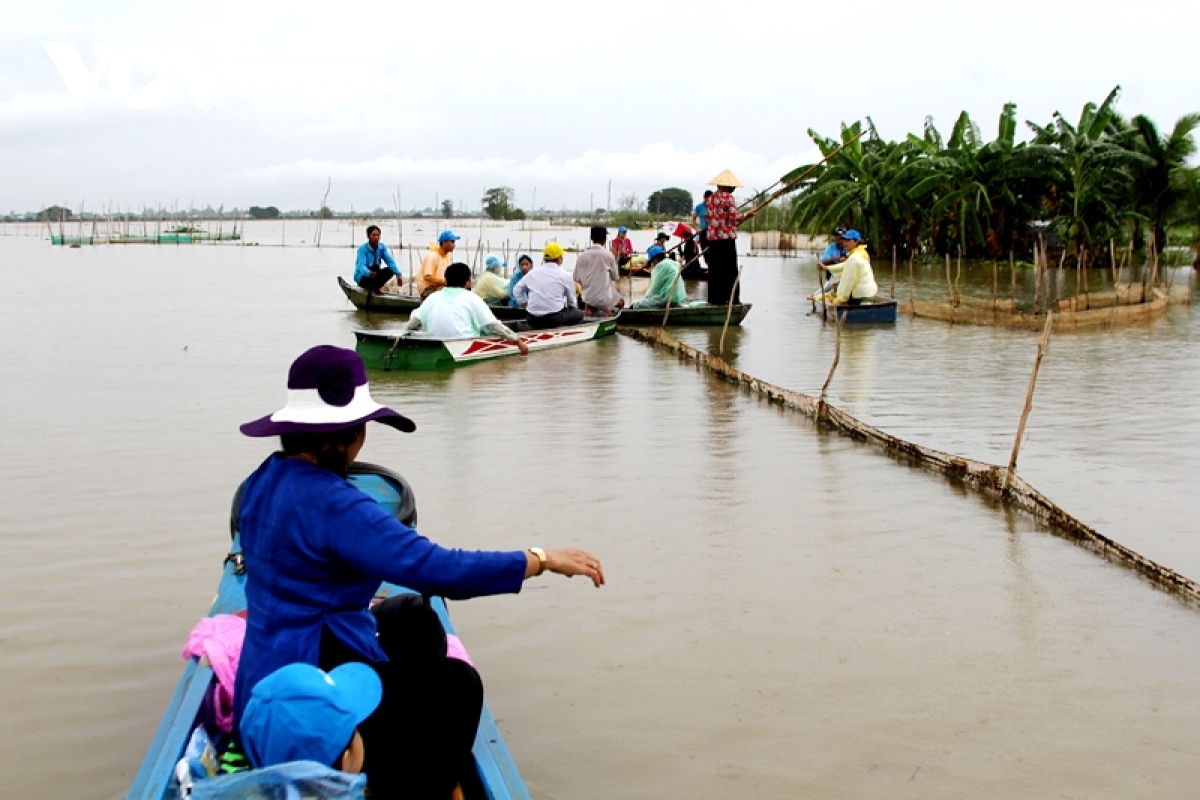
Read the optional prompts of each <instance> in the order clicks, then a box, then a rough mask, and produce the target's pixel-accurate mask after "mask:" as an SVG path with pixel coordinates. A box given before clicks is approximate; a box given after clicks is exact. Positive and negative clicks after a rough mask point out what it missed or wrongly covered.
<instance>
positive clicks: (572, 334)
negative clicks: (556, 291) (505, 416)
mask: <svg viewBox="0 0 1200 800" xmlns="http://www.w3.org/2000/svg"><path fill="white" fill-rule="evenodd" d="M617 319H618V317H604V318H600V319H596V318H592V319H584V321H583V322H581V323H579V324H578V325H566V326H563V327H561V328H543V329H535V328H531V327H530V326H529V323H528V322H524V321H516V322H509V323H506V324H507V325H508V326H509V327H510V328H512V329H513V331H514V332H516V333H517V334H519V335H520V337H521V341H522V342H524V343H525V344H526V345H527V346H528V347H529V350H530V353H534V352H537V351H539V350H549V349H551V348H555V347H565V346H566V345H570V344H579V343H581V342H588V341H591V340H592V339H599V338H602V337H604V336H609V335H610V334H612V333H613V332H614V331H616V329H617ZM354 336H355V339H357V342H356V344H355V346H354V349H355V350H357V351H358V354H359V355H360V356H362V357H363V361H365V362H366V365H367V368H368V369H384V370H431V369H446V368H449V367H458V366H462V365H464V364H474V363H475V362H477V361H490V360H492V359H494V358H504V357H506V356H515V355H518V354H519V353H520V351H519V350H518V349H517V343H516V342H510V341H508V340H507V339H503V338H501V337H499V336H479V337H475V338H467V339H437V338H434V337H432V336H428V335H426V334H423V333H421V332H420V331H417V332H415V333H409V334H407V335H405V333H404V332H403V331H400V330H391V331H366V330H356V331H355V332H354Z"/></svg>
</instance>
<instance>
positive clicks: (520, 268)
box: [508, 253, 533, 308]
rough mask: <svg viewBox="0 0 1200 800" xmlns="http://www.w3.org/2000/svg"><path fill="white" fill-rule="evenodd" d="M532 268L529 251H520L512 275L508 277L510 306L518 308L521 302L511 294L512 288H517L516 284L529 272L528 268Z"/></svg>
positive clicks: (531, 257)
mask: <svg viewBox="0 0 1200 800" xmlns="http://www.w3.org/2000/svg"><path fill="white" fill-rule="evenodd" d="M531 269H533V256H531V255H529V253H521V254H520V255H519V256H517V268H516V269H514V270H513V274H512V276H511V277H510V278H509V279H508V304H509V306H511V307H512V308H520V307H521V304H520V303H519V302H517V298H516V297H515V296H514V295H513V289H516V288H517V284H518V283H520V282H521V278H524V277H525V276H526V275H528V274H529V270H531Z"/></svg>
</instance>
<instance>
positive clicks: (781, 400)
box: [617, 326, 1200, 605]
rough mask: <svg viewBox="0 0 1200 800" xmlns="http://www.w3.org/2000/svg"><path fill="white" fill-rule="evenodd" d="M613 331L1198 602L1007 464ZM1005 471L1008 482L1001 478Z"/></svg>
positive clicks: (652, 333) (1183, 583)
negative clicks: (938, 445) (951, 481)
mask: <svg viewBox="0 0 1200 800" xmlns="http://www.w3.org/2000/svg"><path fill="white" fill-rule="evenodd" d="M617 331H618V332H619V333H622V334H625V335H626V336H629V337H631V338H633V339H637V340H639V341H643V342H648V343H650V344H652V345H655V346H657V347H661V348H664V349H666V350H669V351H671V352H674V353H676V354H677V355H678V356H679V357H680V358H683V359H687V360H689V361H692V362H693V363H695V364H696V365H697V366H699V367H700V368H701V369H703V370H705V371H706V372H709V373H711V374H713V375H716V376H717V377H720V378H722V379H724V380H726V381H729V382H730V383H733V384H736V385H738V386H741V387H743V388H745V389H748V390H749V391H750V392H751V393H753V394H755V395H757V396H759V397H762V398H763V399H765V400H767V401H768V402H771V403H776V404H778V405H781V406H783V407H785V408H788V409H791V410H793V411H799V412H800V413H802V414H804V415H805V416H807V417H809V418H810V419H812V420H814V421H816V422H817V424H819V425H822V426H824V427H826V428H829V429H831V430H835V431H837V432H838V433H841V434H844V435H846V436H850V437H852V438H854V439H857V440H859V441H862V442H869V443H870V444H873V445H875V446H877V447H879V448H881V449H882V450H883V451H884V452H885V453H887V454H888V455H890V456H892V457H894V458H897V459H899V460H903V461H906V462H908V463H910V464H913V465H915V466H920V467H923V468H925V469H930V470H933V471H935V472H940V473H942V474H943V475H946V476H948V477H951V478H955V479H957V480H959V481H961V482H962V483H963V484H965V485H967V486H970V487H971V488H973V489H976V490H977V491H980V492H982V493H983V494H985V495H988V496H989V497H992V498H995V499H998V500H1000V501H1001V502H1005V503H1010V504H1012V505H1014V506H1016V507H1018V508H1021V509H1023V510H1025V511H1027V512H1029V513H1030V514H1032V515H1033V516H1035V517H1036V518H1038V519H1040V520H1042V521H1044V522H1045V523H1047V524H1048V525H1049V526H1050V528H1051V530H1052V531H1054V532H1055V533H1056V534H1058V535H1060V536H1062V537H1063V538H1066V539H1069V540H1071V541H1073V542H1075V543H1077V544H1079V545H1081V546H1083V547H1086V548H1087V549H1089V550H1091V551H1092V552H1095V553H1097V554H1099V555H1101V556H1103V557H1104V558H1106V559H1107V560H1109V561H1110V562H1112V563H1114V564H1117V565H1119V566H1122V567H1125V568H1127V569H1132V570H1133V571H1135V572H1137V573H1138V574H1139V575H1141V576H1142V577H1144V578H1145V579H1147V580H1149V581H1150V582H1151V583H1153V584H1154V585H1155V586H1158V587H1159V588H1162V589H1164V590H1167V591H1169V592H1171V593H1173V594H1175V595H1177V596H1178V597H1179V598H1180V599H1182V600H1184V601H1186V602H1188V603H1190V604H1193V605H1200V584H1197V583H1196V581H1193V580H1192V579H1191V578H1188V577H1187V576H1185V575H1182V574H1180V573H1178V572H1176V571H1174V570H1172V569H1168V568H1167V567H1164V566H1163V565H1161V564H1159V563H1157V562H1155V561H1153V560H1151V559H1149V558H1146V557H1145V556H1143V555H1142V554H1140V553H1138V552H1136V551H1134V550H1131V549H1130V548H1128V547H1126V546H1125V545H1123V544H1121V543H1120V542H1116V541H1114V540H1112V539H1110V538H1109V537H1107V536H1105V535H1104V534H1102V533H1100V532H1099V531H1097V530H1096V529H1095V528H1092V527H1091V526H1089V525H1087V524H1085V523H1084V522H1082V521H1081V520H1079V519H1077V518H1076V517H1074V516H1072V515H1071V514H1069V513H1067V512H1066V511H1065V510H1064V509H1063V508H1061V507H1060V506H1058V505H1056V504H1055V503H1054V502H1053V501H1051V500H1050V499H1049V498H1048V497H1046V496H1045V495H1044V494H1042V493H1041V492H1039V491H1038V490H1037V489H1035V488H1034V487H1033V486H1031V485H1029V484H1028V483H1026V482H1025V481H1024V480H1023V479H1022V478H1021V477H1019V476H1018V475H1016V474H1008V468H1007V467H1001V466H997V465H995V464H988V463H986V462H983V461H976V460H974V459H971V458H964V457H963V456H956V455H952V454H950V453H943V452H942V451H940V450H934V449H932V448H929V447H923V446H922V445H919V444H915V443H913V442H909V441H907V440H905V439H901V438H899V437H897V436H893V435H891V434H889V433H886V432H885V431H881V430H879V429H878V428H875V427H872V426H870V425H867V424H866V423H865V422H862V421H861V420H858V419H856V418H855V417H854V416H852V415H850V414H848V413H847V412H845V411H843V410H842V409H840V408H838V407H836V406H833V405H830V404H829V403H827V402H825V401H824V400H821V399H820V398H817V397H812V396H810V395H806V394H803V393H801V392H796V391H792V390H791V389H784V388H783V387H781V386H776V385H774V384H772V383H767V382H766V381H764V380H760V379H759V378H755V377H754V376H752V375H747V374H746V373H744V372H742V371H741V370H738V369H735V368H734V367H733V366H731V365H730V364H729V363H728V362H726V361H725V360H724V359H721V358H718V357H716V356H712V355H708V354H707V353H701V352H700V351H699V350H696V349H695V348H693V347H689V346H688V345H686V344H684V343H683V342H680V341H679V340H678V339H676V338H674V337H673V336H671V335H670V334H668V333H666V332H665V331H664V330H663V329H662V328H631V327H627V326H619V327H618V328H617ZM1006 475H1007V478H1008V479H1007V481H1006V480H1005V477H1006ZM1006 484H1007V485H1006Z"/></svg>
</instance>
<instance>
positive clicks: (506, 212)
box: [480, 186, 525, 219]
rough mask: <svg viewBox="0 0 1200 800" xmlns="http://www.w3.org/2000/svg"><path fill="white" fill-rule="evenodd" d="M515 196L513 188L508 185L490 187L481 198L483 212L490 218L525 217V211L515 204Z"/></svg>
mask: <svg viewBox="0 0 1200 800" xmlns="http://www.w3.org/2000/svg"><path fill="white" fill-rule="evenodd" d="M513 197H514V193H513V190H512V188H510V187H508V186H496V187H494V188H492V189H488V190H487V191H486V192H484V193H483V197H482V199H481V200H480V203H481V204H482V205H483V213H485V214H487V215H488V218H489V219H525V212H524V211H521V209H519V208H516V207H514V206H513ZM518 215H520V216H518Z"/></svg>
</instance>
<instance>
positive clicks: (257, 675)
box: [234, 453, 526, 720]
mask: <svg viewBox="0 0 1200 800" xmlns="http://www.w3.org/2000/svg"><path fill="white" fill-rule="evenodd" d="M238 530H239V538H240V541H241V545H242V552H243V554H244V556H245V559H246V609H247V614H246V639H245V642H244V643H243V645H242V656H241V662H240V664H239V666H238V673H237V684H236V688H235V690H234V712H235V713H234V716H235V718H237V719H239V720H240V719H241V714H242V711H243V710H244V709H245V707H246V702H247V701H248V700H249V699H250V690H251V689H252V688H253V687H254V685H255V684H256V683H258V681H259V680H261V679H262V678H263V677H265V676H267V675H269V674H271V673H272V672H274V671H275V670H277V669H278V668H280V667H282V666H284V665H285V664H291V663H295V662H299V663H303V664H313V665H315V664H317V660H318V658H319V657H320V649H321V631H322V629H328V630H329V632H330V633H331V634H333V636H334V637H336V638H337V640H338V641H339V642H341V643H342V644H343V645H345V646H346V647H348V648H349V649H350V650H352V651H354V652H355V653H358V654H359V655H361V656H362V657H363V660H365V661H372V662H382V661H387V660H388V659H387V655H386V654H385V653H384V652H383V649H382V648H381V647H380V646H379V642H378V641H377V640H376V638H375V619H374V617H373V616H372V615H371V612H370V611H369V610H368V609H367V607H368V605H369V604H370V602H371V598H372V597H373V596H374V595H375V592H376V591H377V590H378V589H379V584H380V583H381V582H383V581H389V582H391V583H397V584H400V585H402V586H406V587H408V588H410V589H412V590H414V591H417V592H421V593H422V594H440V595H442V596H444V597H447V598H451V599H465V598H468V597H479V596H482V595H490V594H503V593H515V592H519V591H520V590H521V585H522V582H523V581H524V578H525V566H526V556H525V553H524V551H520V550H517V551H511V552H492V551H468V550H450V549H447V548H444V547H440V546H438V545H436V544H434V543H433V542H431V541H429V540H428V539H426V538H425V537H424V536H422V535H421V534H419V533H417V532H416V531H415V530H413V529H412V528H410V527H408V526H407V525H405V524H403V523H402V522H400V521H398V520H397V519H396V518H395V517H393V516H392V515H391V514H389V513H388V512H387V511H386V510H384V508H383V507H382V506H380V505H379V504H378V503H376V502H375V501H374V500H372V499H371V498H370V497H369V496H367V495H366V494H364V493H363V492H361V491H359V490H358V489H357V488H356V487H355V486H354V485H353V484H351V483H350V482H349V481H347V480H346V479H345V478H342V477H340V476H338V475H335V474H334V473H332V472H330V471H329V470H326V469H322V468H321V467H318V466H316V465H315V464H310V463H309V462H307V461H303V460H301V459H295V458H284V457H283V456H282V455H281V454H279V453H276V454H274V455H272V456H270V457H269V458H268V459H267V460H266V461H264V462H263V463H262V465H261V466H259V468H258V469H257V470H255V471H254V474H252V475H251V476H250V477H249V478H247V479H246V483H245V488H244V489H243V492H242V502H241V510H240V512H239V514H238Z"/></svg>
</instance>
